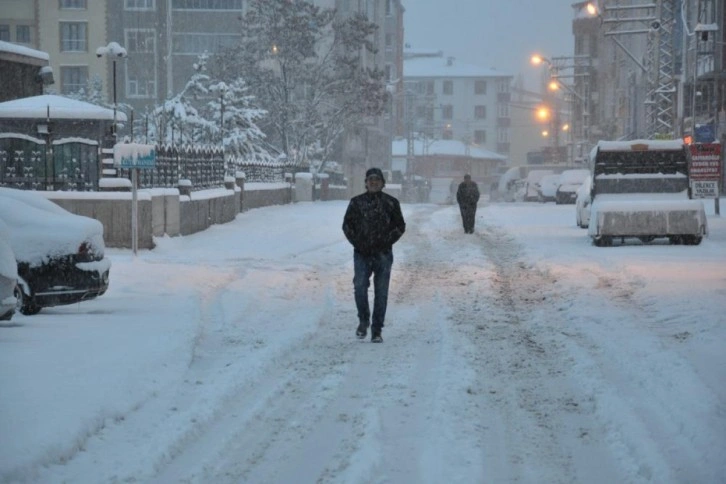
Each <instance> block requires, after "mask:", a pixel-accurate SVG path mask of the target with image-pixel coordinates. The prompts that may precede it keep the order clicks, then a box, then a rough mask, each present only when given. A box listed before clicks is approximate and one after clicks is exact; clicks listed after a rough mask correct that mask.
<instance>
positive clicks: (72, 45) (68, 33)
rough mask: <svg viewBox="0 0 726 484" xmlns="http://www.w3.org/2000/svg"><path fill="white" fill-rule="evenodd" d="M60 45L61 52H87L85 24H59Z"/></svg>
mask: <svg viewBox="0 0 726 484" xmlns="http://www.w3.org/2000/svg"><path fill="white" fill-rule="evenodd" d="M60 44H61V52H87V51H88V29H87V24H86V23H85V22H61V23H60Z"/></svg>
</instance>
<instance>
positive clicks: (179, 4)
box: [171, 0, 242, 10]
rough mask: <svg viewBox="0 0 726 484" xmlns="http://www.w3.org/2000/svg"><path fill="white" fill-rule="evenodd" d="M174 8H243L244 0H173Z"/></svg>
mask: <svg viewBox="0 0 726 484" xmlns="http://www.w3.org/2000/svg"><path fill="white" fill-rule="evenodd" d="M171 7H172V8H173V9H174V10H242V0H172V4H171Z"/></svg>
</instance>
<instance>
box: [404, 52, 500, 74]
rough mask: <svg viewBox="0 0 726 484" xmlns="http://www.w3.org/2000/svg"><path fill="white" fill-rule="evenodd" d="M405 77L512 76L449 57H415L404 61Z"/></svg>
mask: <svg viewBox="0 0 726 484" xmlns="http://www.w3.org/2000/svg"><path fill="white" fill-rule="evenodd" d="M403 77H405V78H412V77H512V76H511V74H506V73H503V72H499V71H497V70H496V69H494V68H487V67H480V66H475V65H472V64H462V63H460V62H457V61H456V59H453V58H447V57H413V58H410V59H406V60H405V61H404V62H403Z"/></svg>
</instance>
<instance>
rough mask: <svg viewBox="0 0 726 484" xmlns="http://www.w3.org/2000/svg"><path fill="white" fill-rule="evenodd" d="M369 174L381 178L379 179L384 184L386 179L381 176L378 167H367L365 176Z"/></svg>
mask: <svg viewBox="0 0 726 484" xmlns="http://www.w3.org/2000/svg"><path fill="white" fill-rule="evenodd" d="M371 175H375V176H377V177H379V178H380V179H381V181H382V182H383V183H384V184H385V183H386V179H385V178H383V172H382V171H381V169H380V168H368V171H367V172H366V178H368V177H369V176H371Z"/></svg>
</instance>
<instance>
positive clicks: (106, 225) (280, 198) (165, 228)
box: [43, 184, 292, 249]
mask: <svg viewBox="0 0 726 484" xmlns="http://www.w3.org/2000/svg"><path fill="white" fill-rule="evenodd" d="M250 185H251V186H250V189H249V190H247V191H245V192H243V191H242V190H240V189H239V188H238V187H232V188H231V189H230V188H216V189H212V190H201V191H196V192H191V193H189V194H180V191H179V190H177V189H149V190H139V191H138V192H137V207H138V229H137V230H138V248H139V249H153V248H154V237H162V236H164V235H169V236H172V237H173V236H177V235H190V234H193V233H196V232H200V231H202V230H205V229H207V228H208V227H209V226H211V225H214V224H223V223H228V222H231V221H233V220H234V219H235V217H236V216H237V214H238V213H239V212H240V211H241V210H243V209H244V210H249V209H251V208H259V207H264V206H268V205H284V204H288V203H292V188H291V187H290V186H284V187H279V188H278V187H272V188H265V189H261V188H259V187H258V189H255V186H254V185H255V184H250ZM43 194H44V195H45V196H47V197H48V199H49V200H52V201H53V202H55V203H57V204H58V205H60V206H61V207H63V208H65V209H66V210H68V211H69V212H71V213H75V214H78V215H85V216H87V217H91V218H94V219H96V220H98V221H100V222H101V223H102V224H103V231H104V240H105V242H106V247H115V248H125V249H130V248H131V247H132V244H131V237H132V236H131V205H132V194H131V193H130V192H43ZM243 200H244V203H243Z"/></svg>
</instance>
